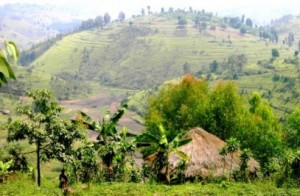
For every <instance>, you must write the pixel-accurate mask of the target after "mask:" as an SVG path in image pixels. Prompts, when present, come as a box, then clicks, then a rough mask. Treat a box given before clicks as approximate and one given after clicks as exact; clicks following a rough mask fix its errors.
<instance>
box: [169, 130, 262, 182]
mask: <svg viewBox="0 0 300 196" xmlns="http://www.w3.org/2000/svg"><path fill="white" fill-rule="evenodd" d="M185 138H192V141H191V142H189V143H188V144H186V145H184V146H181V147H180V148H179V150H181V151H183V152H185V153H186V154H187V155H189V157H190V161H189V162H188V163H187V170H186V176H187V177H193V176H200V177H207V176H221V175H223V173H224V172H225V173H229V171H230V165H231V156H230V155H229V154H228V155H227V156H225V157H223V156H221V155H220V154H219V151H220V149H221V148H222V147H223V146H225V145H226V142H224V141H223V140H221V139H220V138H218V137H217V136H215V135H213V134H210V133H208V132H206V131H204V130H203V129H201V128H194V129H192V130H190V131H189V132H188V133H187V135H186V136H185ZM239 156H240V152H239V151H238V152H236V153H233V160H232V169H236V168H239V163H240V159H239ZM179 161H180V158H179V157H178V156H177V155H176V154H171V156H170V160H169V162H170V164H171V168H175V167H176V165H177V164H178V163H179ZM224 166H225V167H224ZM248 166H249V169H250V171H256V170H258V169H259V168H260V166H259V163H258V162H257V161H255V160H254V159H253V158H251V159H250V160H249V162H248ZM223 169H224V172H223Z"/></svg>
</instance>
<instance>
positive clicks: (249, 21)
mask: <svg viewBox="0 0 300 196" xmlns="http://www.w3.org/2000/svg"><path fill="white" fill-rule="evenodd" d="M246 25H247V26H248V27H251V28H252V27H253V23H252V20H251V19H250V18H247V20H246Z"/></svg>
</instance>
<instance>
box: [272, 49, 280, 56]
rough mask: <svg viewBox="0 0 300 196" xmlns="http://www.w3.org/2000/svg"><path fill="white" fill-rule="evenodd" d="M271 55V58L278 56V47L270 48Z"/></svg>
mask: <svg viewBox="0 0 300 196" xmlns="http://www.w3.org/2000/svg"><path fill="white" fill-rule="evenodd" d="M272 57H273V58H277V57H279V51H278V49H276V48H273V49H272Z"/></svg>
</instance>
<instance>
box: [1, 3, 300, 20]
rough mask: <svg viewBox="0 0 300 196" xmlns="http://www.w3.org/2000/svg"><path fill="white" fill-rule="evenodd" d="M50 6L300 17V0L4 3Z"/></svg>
mask: <svg viewBox="0 0 300 196" xmlns="http://www.w3.org/2000/svg"><path fill="white" fill-rule="evenodd" d="M20 2H22V3H39V4H42V3H47V4H54V5H63V6H68V7H72V8H74V9H75V8H76V9H80V8H81V9H82V11H83V12H86V13H90V14H91V16H93V15H94V14H95V13H99V14H98V15H100V14H101V15H102V14H103V13H104V12H109V13H110V14H111V15H112V16H113V17H116V16H117V14H118V13H119V11H124V12H125V13H126V15H127V17H129V16H131V15H132V14H139V13H140V10H141V8H142V7H144V8H146V7H147V6H148V5H150V6H151V10H152V11H160V9H161V7H164V8H165V10H167V9H168V8H169V7H174V8H181V9H183V8H186V9H188V8H189V7H190V6H192V7H193V8H194V9H200V10H202V9H205V10H207V11H210V12H214V13H216V12H217V13H218V14H219V15H222V16H224V15H236V16H240V15H242V14H245V15H246V17H247V16H248V17H251V18H254V19H256V20H257V19H260V22H261V23H262V22H269V20H270V19H271V18H278V17H280V16H282V15H284V14H288V13H292V14H299V13H300V0H105V1H104V0H0V4H5V3H20Z"/></svg>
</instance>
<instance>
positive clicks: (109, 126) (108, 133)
mask: <svg viewBox="0 0 300 196" xmlns="http://www.w3.org/2000/svg"><path fill="white" fill-rule="evenodd" d="M127 107H128V106H127V104H124V105H122V106H121V107H120V108H119V109H118V111H117V112H116V113H115V114H114V115H113V116H112V117H110V112H109V111H107V112H106V114H105V116H104V118H103V119H102V120H100V121H97V120H93V119H92V118H91V117H90V116H89V115H87V114H86V113H84V112H81V111H79V115H80V116H81V118H82V122H83V123H84V124H85V125H86V126H87V128H88V129H90V130H92V131H95V132H97V133H98V134H99V135H98V137H97V140H98V141H99V143H100V144H102V145H106V144H107V143H108V142H109V140H111V139H112V140H117V138H116V136H117V129H116V126H117V123H118V122H119V120H120V119H121V118H122V116H123V115H124V113H125V111H126V109H127Z"/></svg>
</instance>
